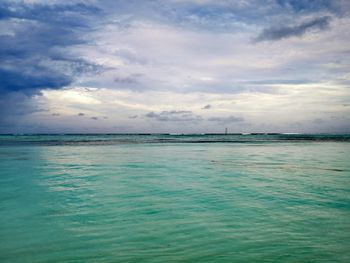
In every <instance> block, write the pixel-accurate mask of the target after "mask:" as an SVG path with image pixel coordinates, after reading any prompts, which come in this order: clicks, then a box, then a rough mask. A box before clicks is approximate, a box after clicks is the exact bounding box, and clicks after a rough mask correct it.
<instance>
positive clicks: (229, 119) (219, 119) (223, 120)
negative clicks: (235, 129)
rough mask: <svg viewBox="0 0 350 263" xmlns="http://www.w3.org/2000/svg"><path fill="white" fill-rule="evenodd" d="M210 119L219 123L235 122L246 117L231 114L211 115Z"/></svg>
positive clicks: (241, 120)
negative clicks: (223, 115)
mask: <svg viewBox="0 0 350 263" xmlns="http://www.w3.org/2000/svg"><path fill="white" fill-rule="evenodd" d="M208 121H213V122H219V123H223V124H224V123H234V122H243V121H244V119H243V118H241V117H235V116H229V117H211V118H209V119H208Z"/></svg>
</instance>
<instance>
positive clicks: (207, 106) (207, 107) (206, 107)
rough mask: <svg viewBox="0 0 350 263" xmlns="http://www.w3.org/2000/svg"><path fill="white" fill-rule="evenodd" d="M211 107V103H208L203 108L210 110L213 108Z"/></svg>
mask: <svg viewBox="0 0 350 263" xmlns="http://www.w3.org/2000/svg"><path fill="white" fill-rule="evenodd" d="M211 107H212V106H211V105H210V104H207V105H205V106H204V107H203V108H202V110H209V109H211Z"/></svg>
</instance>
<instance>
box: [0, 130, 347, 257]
mask: <svg viewBox="0 0 350 263" xmlns="http://www.w3.org/2000/svg"><path fill="white" fill-rule="evenodd" d="M123 136H124V137H123ZM293 136H294V137H293ZM295 136H297V135H290V136H284V137H283V136H282V135H255V136H254V135H249V136H248V137H244V136H243V135H230V136H226V137H225V136H222V135H203V136H182V137H181V136H180V137H179V136H178V137H177V136H170V135H168V136H167V135H110V136H109V135H101V136H98V135H93V136H92V135H91V136H84V135H57V136H10V135H9V136H0V262H11V263H12V262H21V263H24V262H350V245H349V244H350V161H349V160H350V143H349V140H347V139H346V138H348V137H346V136H345V137H344V136H343V137H341V138H340V139H339V137H336V138H334V137H332V136H331V138H330V137H329V136H328V137H322V138H324V139H322V138H321V139H320V138H319V137H317V136H316V137H317V138H316V139H315V137H312V138H311V139H310V137H307V138H305V137H302V136H299V137H295ZM291 138H292V139H291ZM189 142H195V143H189ZM213 142H215V143H213Z"/></svg>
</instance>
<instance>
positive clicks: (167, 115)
mask: <svg viewBox="0 0 350 263" xmlns="http://www.w3.org/2000/svg"><path fill="white" fill-rule="evenodd" d="M145 116H146V117H147V118H150V119H154V120H157V121H201V120H203V118H202V117H201V116H199V115H194V114H193V113H192V111H162V112H160V113H155V112H153V111H152V112H149V113H147V114H146V115H145Z"/></svg>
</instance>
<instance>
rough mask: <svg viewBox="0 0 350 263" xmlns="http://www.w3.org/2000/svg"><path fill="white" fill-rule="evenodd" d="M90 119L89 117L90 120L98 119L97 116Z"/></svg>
mask: <svg viewBox="0 0 350 263" xmlns="http://www.w3.org/2000/svg"><path fill="white" fill-rule="evenodd" d="M90 119H91V120H95V121H97V120H98V117H91V118H90Z"/></svg>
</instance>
